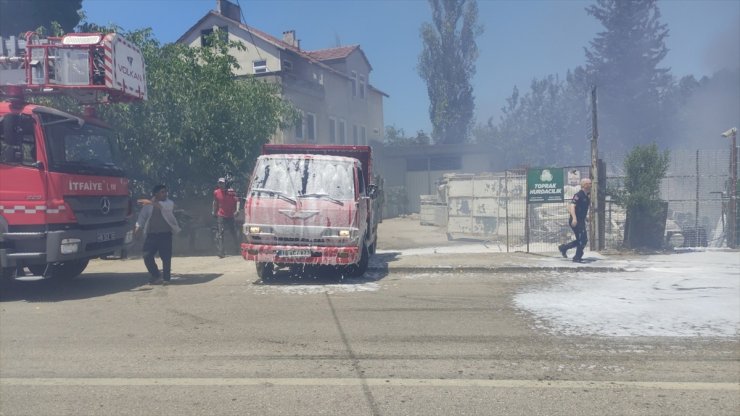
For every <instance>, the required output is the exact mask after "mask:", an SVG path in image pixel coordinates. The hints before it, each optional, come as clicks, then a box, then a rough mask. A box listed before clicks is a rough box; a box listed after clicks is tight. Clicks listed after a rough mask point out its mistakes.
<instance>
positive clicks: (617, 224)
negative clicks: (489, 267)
mask: <svg viewBox="0 0 740 416" xmlns="http://www.w3.org/2000/svg"><path fill="white" fill-rule="evenodd" d="M670 155H671V156H670V165H669V169H668V172H667V175H666V178H665V179H664V180H663V181H662V183H661V190H660V191H661V198H662V199H663V200H665V201H667V202H668V217H667V221H666V243H667V244H672V245H674V246H685V247H695V246H721V245H724V244H725V243H726V242H725V241H724V235H725V232H724V231H725V222H726V221H725V218H724V212H725V210H726V208H725V206H726V202H727V197H726V195H727V193H726V190H727V184H728V178H729V175H728V172H729V169H728V166H729V156H728V154H727V152H726V151H725V152H723V151H721V150H701V151H684V150H677V151H672V152H671V154H670ZM623 160H624V158H623V157H612V158H611V159H608V160H607V172H608V173H607V180H606V189H605V190H604V191H605V192H604V194H605V201H604V219H603V223H604V232H603V245H604V248H605V249H607V250H608V249H619V248H621V247H622V246H623V244H624V230H625V222H626V211H625V209H624V208H623V207H622V206H620V205H618V204H617V203H616V202H615V201H614V199H613V198H612V196H611V195H610V191H612V190H614V189H619V188H620V187H621V186H622V184H623V183H624V176H623V173H622V172H620V168H621V166H622V165H623ZM563 169H564V171H565V172H566V175H567V176H568V177H569V179H567V180H566V181H565V187H564V201H563V202H562V203H529V204H527V202H526V180H527V178H526V170H523V169H522V170H508V171H505V172H500V173H485V174H450V175H445V178H444V181H443V184H442V186H441V187H440V195H438V196H436V197H435V198H431V197H429V196H427V197H423V198H422V208H424V204H430V207H427V208H431V204H433V205H434V211H432V210H428V211H427V212H429V213H431V212H437V211H438V210H439V208H438V206H439V204H440V202H443V203H444V204H445V205H446V207H447V218H446V229H447V233H448V236H449V238H450V239H461V238H475V239H479V240H484V241H487V242H489V243H491V245H492V246H493V247H498V248H499V250H501V251H504V252H511V251H526V252H557V246H558V245H559V244H563V243H565V242H568V241H570V240H572V239H573V234H572V231H571V229H570V227H569V226H568V210H567V206H568V203H569V201H570V199H571V197H572V196H573V194H575V193H576V192H578V190H579V189H580V188H579V186H578V182H579V179H580V178H587V177H589V176H590V167H589V166H575V167H564V168H563ZM429 215H431V214H428V215H425V216H424V218H422V222H424V221H427V223H429ZM437 216H438V215H437ZM432 222H437V225H439V226H444V225H445V224H442V223H440V222H441V221H440V220H435V221H432Z"/></svg>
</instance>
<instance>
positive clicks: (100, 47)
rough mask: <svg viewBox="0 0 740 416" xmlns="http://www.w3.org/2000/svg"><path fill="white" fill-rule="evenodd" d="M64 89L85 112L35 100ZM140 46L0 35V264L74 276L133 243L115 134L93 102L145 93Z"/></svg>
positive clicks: (17, 271)
mask: <svg viewBox="0 0 740 416" xmlns="http://www.w3.org/2000/svg"><path fill="white" fill-rule="evenodd" d="M51 94H62V95H66V96H70V97H73V98H75V99H76V100H77V102H79V103H80V104H83V105H86V106H87V107H86V108H85V115H84V116H79V115H73V114H70V113H67V112H64V111H60V110H58V109H54V108H49V107H45V106H42V105H37V104H33V103H29V102H27V101H26V97H28V96H44V95H51ZM146 94H147V91H146V77H145V70H144V61H143V58H142V55H141V52H140V51H139V49H138V48H136V47H135V46H134V45H132V44H131V43H129V42H128V41H126V40H125V39H123V38H122V37H121V36H119V35H117V34H115V33H114V34H100V33H83V34H80V33H75V34H69V35H65V36H62V37H48V38H41V37H38V36H36V35H35V34H33V33H28V34H27V35H26V36H25V39H17V38H15V37H10V38H2V37H0V125H1V126H2V129H0V268H1V271H2V276H3V277H9V278H18V277H21V276H25V275H26V270H28V272H30V274H31V275H34V276H43V277H54V278H72V277H76V276H77V275H79V274H80V273H82V271H83V270H84V269H85V267H86V266H87V264H88V261H89V260H90V259H93V258H97V257H101V256H105V255H109V254H111V253H114V252H116V251H118V250H122V249H124V248H125V247H126V246H127V245H128V244H130V243H131V241H132V227H131V224H130V220H131V217H132V212H133V210H132V208H133V205H132V200H131V196H130V194H129V183H128V179H127V178H126V176H125V174H124V171H123V169H122V168H121V167H120V166H119V164H118V163H117V153H116V146H115V144H116V137H115V133H114V132H113V131H112V130H111V129H110V128H109V127H108V126H107V125H106V124H104V123H103V122H101V121H99V120H97V119H95V118H94V116H93V111H90V110H91V109H92V107H91V105H93V104H100V103H103V102H120V101H131V100H143V99H146Z"/></svg>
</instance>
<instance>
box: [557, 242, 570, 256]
mask: <svg viewBox="0 0 740 416" xmlns="http://www.w3.org/2000/svg"><path fill="white" fill-rule="evenodd" d="M558 251H560V254H561V255H562V256H563V258H564V259H567V258H568V249H567V248H565V246H564V245H562V244H561V245H559V246H558Z"/></svg>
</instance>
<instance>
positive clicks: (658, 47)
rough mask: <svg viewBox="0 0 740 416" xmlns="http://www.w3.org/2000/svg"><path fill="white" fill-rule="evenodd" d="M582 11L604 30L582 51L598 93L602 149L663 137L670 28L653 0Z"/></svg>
mask: <svg viewBox="0 0 740 416" xmlns="http://www.w3.org/2000/svg"><path fill="white" fill-rule="evenodd" d="M586 11H587V12H588V13H589V14H590V15H592V16H594V17H595V18H596V19H597V20H599V21H600V22H601V24H602V25H603V26H604V28H605V29H606V30H605V31H604V32H601V33H599V34H598V35H597V36H596V38H595V39H593V40H592V41H591V42H590V48H587V49H586V50H585V53H586V60H587V64H586V69H587V71H588V73H589V75H590V77H591V81H592V82H593V83H594V84H595V85H596V86H597V88H598V92H599V97H598V99H599V125H600V127H599V132H600V136H601V138H602V139H603V140H600V147H604V148H607V149H617V150H625V149H629V148H631V147H633V146H634V145H637V144H644V143H650V142H653V141H656V140H659V139H661V126H662V125H663V124H665V119H666V118H667V117H668V116H669V115H668V114H666V113H665V112H664V111H663V99H664V96H665V94H666V93H667V91H668V90H669V89H670V88H671V85H672V77H671V75H670V69H669V68H660V67H659V65H660V62H661V61H662V60H663V58H665V56H666V54H667V53H668V48H667V47H666V46H665V38H666V36H668V29H667V26H666V25H665V24H662V23H660V10H659V8H658V5H657V0H597V1H596V4H594V5H591V6H589V7H587V8H586Z"/></svg>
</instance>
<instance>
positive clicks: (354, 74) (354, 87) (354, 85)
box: [350, 71, 357, 97]
mask: <svg viewBox="0 0 740 416" xmlns="http://www.w3.org/2000/svg"><path fill="white" fill-rule="evenodd" d="M350 81H351V82H352V96H353V97H357V72H355V71H352V76H351V77H350Z"/></svg>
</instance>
